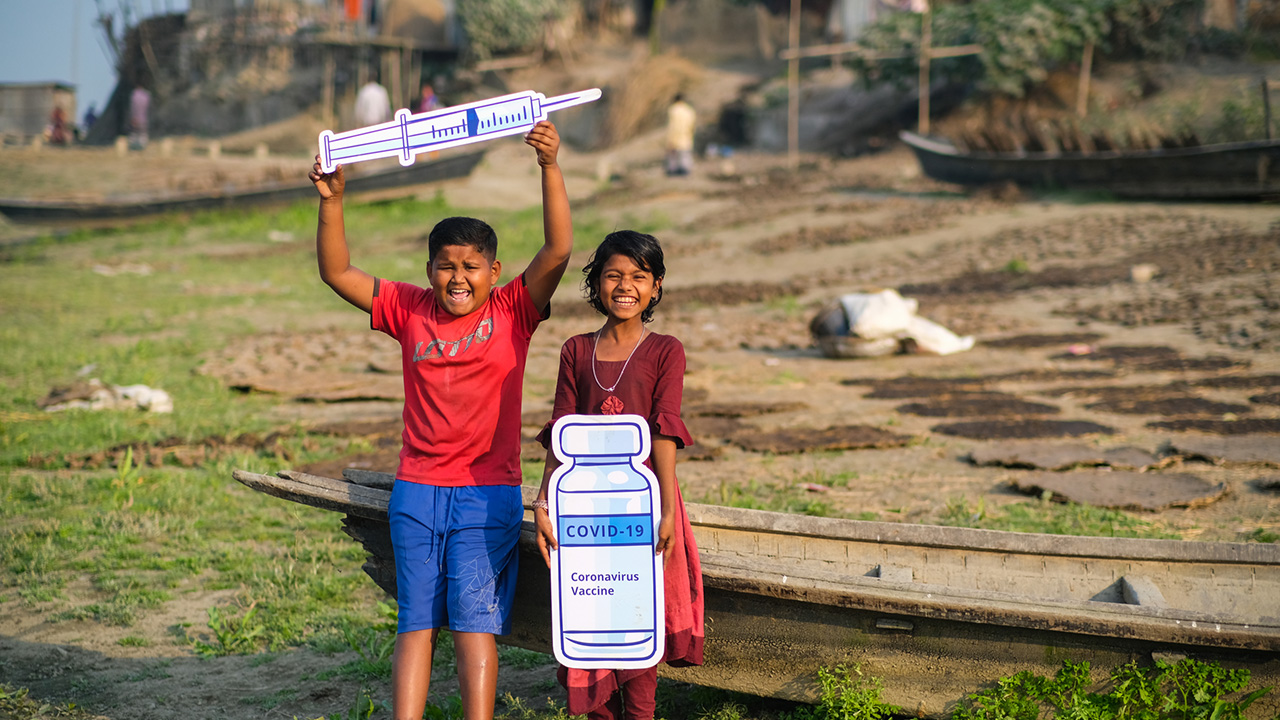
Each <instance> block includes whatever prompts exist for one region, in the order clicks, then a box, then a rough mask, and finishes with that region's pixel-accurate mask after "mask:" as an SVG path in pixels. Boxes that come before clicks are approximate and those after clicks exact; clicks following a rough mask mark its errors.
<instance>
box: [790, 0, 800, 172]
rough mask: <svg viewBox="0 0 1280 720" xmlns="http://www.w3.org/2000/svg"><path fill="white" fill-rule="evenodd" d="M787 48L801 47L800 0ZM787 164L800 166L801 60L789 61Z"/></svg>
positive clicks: (794, 7)
mask: <svg viewBox="0 0 1280 720" xmlns="http://www.w3.org/2000/svg"><path fill="white" fill-rule="evenodd" d="M787 47H788V49H790V50H792V51H793V52H794V51H795V50H797V49H799V47H800V0H791V20H790V22H789V23H788V26H787ZM787 162H788V163H789V164H790V165H791V168H792V169H795V168H796V167H797V166H798V165H799V164H800V58H799V57H792V58H791V59H790V60H788V61H787Z"/></svg>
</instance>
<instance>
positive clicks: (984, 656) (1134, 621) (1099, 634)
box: [235, 471, 1280, 717]
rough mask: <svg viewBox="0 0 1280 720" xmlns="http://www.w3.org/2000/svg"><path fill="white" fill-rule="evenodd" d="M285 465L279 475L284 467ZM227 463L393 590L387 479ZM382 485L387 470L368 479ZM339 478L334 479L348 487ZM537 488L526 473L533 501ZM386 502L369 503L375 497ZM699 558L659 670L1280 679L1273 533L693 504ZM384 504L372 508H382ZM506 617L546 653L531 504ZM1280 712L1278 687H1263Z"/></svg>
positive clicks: (946, 680)
mask: <svg viewBox="0 0 1280 720" xmlns="http://www.w3.org/2000/svg"><path fill="white" fill-rule="evenodd" d="M282 474H286V473H282ZM287 475H288V476H289V477H288V478H270V477H268V476H261V475H255V474H254V473H245V472H240V471H237V472H236V473H235V477H236V479H237V480H240V481H241V482H244V483H246V484H248V485H250V486H251V487H262V488H265V490H264V491H268V492H271V493H272V494H277V495H279V496H281V497H287V498H288V499H292V500H295V501H297V502H303V503H306V504H311V505H315V506H318V507H329V508H334V506H335V505H336V504H340V503H339V502H338V500H337V498H340V497H341V496H342V495H343V493H344V492H345V493H346V494H348V495H350V496H353V497H356V498H359V499H360V502H361V503H363V504H362V505H359V506H357V505H356V504H355V503H354V502H353V504H352V505H351V506H350V507H349V508H346V509H344V510H343V511H345V512H348V513H349V514H348V517H347V518H346V520H345V521H344V530H345V531H346V532H347V534H348V535H350V536H351V537H353V538H355V539H356V540H357V541H358V542H360V543H361V544H362V545H363V546H364V547H365V549H366V550H367V551H368V553H369V561H368V562H367V563H366V564H365V571H366V572H367V573H368V574H369V575H370V577H371V578H373V579H374V581H375V582H376V583H377V584H378V585H379V586H380V587H382V588H383V589H384V590H386V591H387V592H389V593H392V594H394V593H395V591H396V587H395V564H394V557H393V555H392V552H391V544H390V536H389V526H388V525H387V522H386V520H385V507H386V499H388V498H389V497H390V493H388V492H386V491H384V490H377V489H374V488H368V487H362V486H360V485H356V484H352V483H347V482H342V481H337V480H330V479H328V478H317V477H316V476H310V475H306V474H302V473H287ZM378 480H379V481H383V482H385V478H381V479H378ZM344 489H345V490H344ZM536 492H537V491H536V489H535V488H532V487H524V488H523V493H524V500H525V504H526V507H527V506H528V503H529V502H531V501H532V500H533V498H534V496H535V495H536ZM379 503H381V504H380V506H379ZM687 508H688V512H689V516H690V520H691V521H692V522H693V524H694V536H695V538H696V540H697V543H698V546H699V553H700V556H701V559H702V568H703V582H704V586H705V591H706V593H705V600H706V613H707V615H706V616H707V625H706V627H707V644H706V664H705V666H703V667H699V668H683V669H676V668H669V667H665V666H664V667H662V668H660V673H661V674H662V675H663V676H665V677H672V678H676V679H680V680H684V681H688V682H693V683H699V684H703V685H709V686H713V687H720V688H725V689H731V690H735V691H739V692H749V693H756V694H760V695H770V696H775V697H781V698H787V699H792V700H810V701H811V700H813V699H814V697H815V689H816V671H817V668H819V667H822V666H830V665H832V664H835V663H838V662H857V663H860V664H861V665H862V669H863V672H865V673H868V674H871V675H874V676H876V677H879V678H881V679H882V680H883V681H884V683H885V694H884V697H885V698H886V700H887V701H888V702H892V703H897V704H900V705H904V706H906V707H907V708H908V709H909V710H911V711H912V712H913V713H915V714H916V715H917V716H919V717H942V716H944V715H945V714H946V713H947V712H948V711H949V709H950V708H949V704H951V703H953V702H954V701H955V700H956V699H957V698H960V697H962V696H963V695H964V694H966V693H969V692H973V690H974V689H976V688H978V687H981V686H982V685H984V684H987V683H991V682H994V681H995V680H997V679H998V678H1000V677H1004V676H1008V675H1012V674H1015V673H1017V672H1021V671H1023V670H1031V671H1034V672H1038V673H1041V674H1050V675H1051V674H1052V673H1054V672H1055V671H1056V670H1057V669H1058V668H1059V667H1060V663H1061V661H1062V660H1064V659H1071V660H1074V661H1088V662H1089V663H1090V664H1091V665H1092V666H1093V668H1094V670H1095V672H1098V671H1100V672H1103V673H1105V672H1107V671H1109V670H1111V669H1114V668H1116V667H1119V666H1120V665H1122V664H1124V663H1127V662H1130V661H1132V660H1134V659H1139V660H1141V659H1143V658H1149V657H1152V656H1153V655H1159V656H1161V657H1165V656H1168V655H1169V654H1170V653H1179V654H1184V655H1193V656H1195V657H1197V658H1200V659H1206V660H1218V661H1220V662H1222V663H1223V665H1224V666H1226V667H1242V668H1247V669H1249V670H1250V671H1251V672H1252V673H1253V679H1254V682H1255V683H1258V684H1261V685H1267V684H1275V683H1277V682H1280V618H1277V615H1280V603H1278V602H1277V600H1276V598H1278V597H1280V545H1275V544H1262V543H1250V544H1243V543H1205V542H1182V541H1171V540H1140V539H1126V538H1086V537H1066V536H1053V535H1037V534H1028V533H1010V532H1000V531H992V530H975V529H971V528H947V527H933V526H924V525H907V524H896V523H879V522H861V521H854V520H842V519H834V518H812V517H805V516H798V515H788V514H784V513H773V512H764V511H756V510H745V509H741V508H729V507H719V506H712V505H700V504H697V503H690V504H688V505H687ZM379 510H381V512H382V514H381V516H380V517H370V516H376V515H378V514H379V513H378V511H379ZM519 557H520V563H521V570H520V573H519V576H518V577H519V580H518V587H517V591H516V592H517V596H518V597H519V598H520V599H521V600H520V602H518V603H517V604H516V608H515V614H514V618H513V631H512V633H511V634H510V635H508V636H505V637H503V638H501V641H502V642H504V643H506V644H511V645H516V646H519V647H525V648H529V649H533V650H538V651H540V652H548V651H549V650H550V642H551V638H550V623H549V622H548V621H547V617H548V613H549V612H550V579H549V575H548V573H547V572H546V570H545V565H544V563H543V560H542V558H541V556H540V555H539V553H538V550H537V546H536V543H535V541H534V526H533V522H532V519H531V516H530V515H526V519H525V522H524V526H523V528H522V530H521V541H520V552H519ZM1259 703H1260V704H1261V706H1260V712H1263V713H1264V714H1266V713H1275V712H1276V711H1277V710H1280V701H1275V700H1273V699H1269V698H1264V699H1263V700H1260V701H1259Z"/></svg>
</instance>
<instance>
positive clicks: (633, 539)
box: [547, 415, 666, 669]
mask: <svg viewBox="0 0 1280 720" xmlns="http://www.w3.org/2000/svg"><path fill="white" fill-rule="evenodd" d="M551 449H552V451H553V452H555V455H556V457H557V458H558V459H559V460H560V462H561V465H560V467H559V468H557V469H556V471H555V472H554V473H553V474H552V475H551V484H550V492H549V494H548V498H547V501H548V508H547V511H548V514H549V515H550V517H551V526H552V527H553V528H555V532H556V542H557V544H558V545H559V550H557V551H556V552H553V553H551V633H552V635H551V637H552V644H553V646H554V650H555V656H556V659H557V660H559V661H560V663H561V664H563V665H565V666H567V667H573V668H584V669H586V668H646V667H652V666H654V665H657V664H658V661H659V660H661V659H662V648H663V646H664V645H665V642H666V637H665V635H664V633H665V619H664V615H663V609H664V607H665V606H664V605H663V596H662V556H661V555H655V554H654V552H653V551H654V542H655V532H656V529H657V527H658V521H659V520H660V519H661V508H662V502H661V498H660V497H659V495H658V479H657V477H655V476H654V474H653V472H652V471H651V470H649V468H647V467H645V466H644V460H645V459H646V458H648V457H649V449H650V438H649V423H648V422H647V421H646V420H645V419H644V418H642V417H640V416H639V415H566V416H565V417H562V418H560V419H559V420H557V421H556V424H555V426H554V427H553V428H552V431H551Z"/></svg>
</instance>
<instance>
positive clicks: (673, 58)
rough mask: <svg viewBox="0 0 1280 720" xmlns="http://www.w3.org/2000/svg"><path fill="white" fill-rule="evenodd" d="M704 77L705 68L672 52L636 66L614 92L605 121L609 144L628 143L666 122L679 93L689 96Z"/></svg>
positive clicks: (606, 137) (606, 142)
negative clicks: (669, 107) (668, 109)
mask: <svg viewBox="0 0 1280 720" xmlns="http://www.w3.org/2000/svg"><path fill="white" fill-rule="evenodd" d="M701 76H702V70H701V68H699V67H698V66H697V65H695V64H693V63H691V62H689V61H688V60H685V59H684V58H682V57H680V56H678V55H675V54H671V53H668V54H664V55H657V56H654V57H650V58H648V59H646V60H645V61H644V62H642V63H640V64H638V65H636V66H635V67H634V68H633V69H632V70H631V72H630V73H628V75H627V77H626V79H625V80H623V81H622V85H621V87H618V88H615V90H614V92H613V97H612V98H611V100H610V105H609V116H608V118H607V120H606V121H605V128H604V142H605V144H606V145H616V144H618V143H622V142H626V141H627V140H630V139H632V138H634V137H635V136H636V135H639V134H640V133H642V132H644V131H646V130H649V129H652V128H654V127H658V126H659V125H661V124H662V123H664V122H666V111H667V106H669V105H670V104H671V102H672V101H673V100H674V99H675V97H676V95H677V94H679V93H685V94H686V95H687V94H688V93H689V92H690V90H692V89H693V88H694V87H695V86H696V85H697V83H698V81H699V80H700V79H701Z"/></svg>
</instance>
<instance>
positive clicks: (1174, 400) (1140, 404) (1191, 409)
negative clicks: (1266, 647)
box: [1085, 397, 1250, 417]
mask: <svg viewBox="0 0 1280 720" xmlns="http://www.w3.org/2000/svg"><path fill="white" fill-rule="evenodd" d="M1085 409H1087V410H1102V411H1103V412H1111V413H1118V414H1121V415H1164V416H1166V417H1180V416H1185V415H1224V414H1226V413H1247V412H1249V410H1250V408H1249V406H1248V405H1237V404H1234V403H1224V402H1217V401H1214V400H1206V399H1205V398H1198V397H1166V398H1157V399H1138V400H1121V399H1108V400H1103V401H1101V402H1096V403H1090V404H1088V405H1085Z"/></svg>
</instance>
